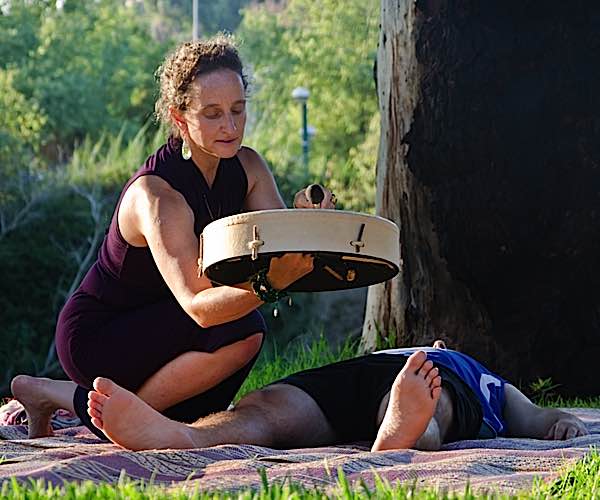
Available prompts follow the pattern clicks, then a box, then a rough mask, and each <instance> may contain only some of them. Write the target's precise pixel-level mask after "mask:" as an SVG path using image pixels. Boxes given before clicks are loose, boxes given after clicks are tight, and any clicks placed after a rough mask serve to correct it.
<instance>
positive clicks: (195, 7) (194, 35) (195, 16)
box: [192, 0, 200, 40]
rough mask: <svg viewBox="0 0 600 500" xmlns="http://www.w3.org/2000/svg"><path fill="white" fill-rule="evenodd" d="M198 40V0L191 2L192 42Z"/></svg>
mask: <svg viewBox="0 0 600 500" xmlns="http://www.w3.org/2000/svg"><path fill="white" fill-rule="evenodd" d="M198 39H200V19H199V16H198V0H193V2H192V40H198Z"/></svg>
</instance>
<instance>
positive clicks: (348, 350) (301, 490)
mask: <svg viewBox="0 0 600 500" xmlns="http://www.w3.org/2000/svg"><path fill="white" fill-rule="evenodd" d="M356 352H357V343H356V341H354V342H352V341H348V342H346V343H345V344H343V345H341V346H339V347H338V348H337V349H332V348H331V346H330V345H329V344H328V343H327V341H326V340H325V339H324V338H323V337H321V338H320V339H318V340H315V341H313V342H312V343H311V344H308V345H297V346H296V347H295V348H293V349H290V350H286V351H285V352H283V353H279V352H277V350H276V349H274V348H271V349H270V350H268V349H267V350H265V353H264V354H262V355H261V357H260V358H259V360H258V361H257V364H256V366H255V367H254V369H253V370H252V372H251V374H250V376H249V377H248V379H247V380H246V382H245V383H244V385H243V386H242V389H241V390H240V397H241V396H242V395H243V394H246V393H248V392H250V391H252V390H254V389H256V388H259V387H262V386H263V385H265V384H267V383H269V382H272V381H274V380H277V379H280V378H282V377H284V376H286V375H288V374H290V373H293V372H296V371H299V370H303V369H306V368H311V367H314V366H318V365H321V364H325V363H331V362H335V361H339V360H342V359H347V358H350V357H352V356H354V355H355V354H356ZM544 403H545V404H547V405H553V406H567V407H595V408H600V397H599V398H594V399H592V400H581V399H575V400H563V399H561V398H557V399H556V401H549V400H548V399H546V400H545V401H544ZM552 403H553V404H552ZM0 465H1V460H0ZM261 475H262V486H261V487H260V488H259V489H245V490H241V491H237V492H227V491H198V490H196V489H194V488H193V486H192V485H191V484H187V485H185V484H184V485H178V486H176V487H173V486H172V487H167V486H164V485H156V484H152V483H144V482H139V481H133V480H130V479H128V478H127V477H126V476H124V475H123V476H122V477H121V479H120V480H119V481H118V482H117V483H116V484H107V483H103V484H96V483H92V482H84V483H75V482H73V483H68V484H67V485H65V486H62V487H55V486H52V485H48V484H44V483H43V482H42V481H36V482H30V483H24V484H20V483H18V482H17V481H16V480H14V479H13V480H12V481H5V482H4V483H3V484H2V488H1V491H0V498H2V499H11V500H12V499H15V500H16V499H18V500H25V499H35V500H51V499H55V498H56V499H58V498H61V499H89V500H93V499H117V498H127V499H131V500H142V499H163V498H164V499H167V498H168V499H180V498H181V499H183V498H192V499H199V500H204V499H221V498H223V499H248V500H250V499H252V500H255V499H256V500H267V499H268V500H280V499H281V500H283V499H325V498H327V499H329V498H336V499H337V498H340V499H368V500H371V499H373V498H377V499H379V498H383V499H390V500H392V499H415V500H433V499H437V498H441V499H448V500H449V499H457V500H458V499H461V500H463V499H465V500H470V499H483V498H494V499H518V500H521V499H546V498H570V499H587V498H589V499H595V498H600V453H599V452H598V450H592V451H591V452H590V453H589V454H588V455H587V456H586V457H585V458H584V459H583V460H580V461H578V462H577V463H576V464H575V465H574V466H571V467H569V468H568V469H566V470H565V471H564V473H563V474H562V475H561V477H560V478H559V479H558V480H556V481H554V482H550V483H546V482H542V481H537V482H535V483H534V484H533V485H532V487H531V488H530V489H529V490H526V491H522V492H519V493H517V494H512V495H509V494H504V493H494V492H492V493H489V494H478V493H475V492H473V491H472V490H471V489H470V488H469V487H467V488H466V489H465V490H464V491H461V492H455V493H447V492H443V491H439V490H436V489H433V488H417V487H416V486H415V485H414V484H412V485H410V484H408V485H407V484H390V483H389V482H387V481H386V480H385V479H382V478H379V477H376V479H375V484H374V485H373V486H369V485H367V484H366V483H364V482H354V483H352V484H351V483H350V482H349V481H348V479H347V478H346V477H345V475H344V474H343V472H342V471H341V470H340V471H338V475H337V478H338V479H337V483H336V484H335V485H334V486H331V487H329V488H327V489H322V488H319V487H306V486H303V485H301V484H297V483H291V482H284V483H283V484H282V483H270V482H269V479H268V477H267V474H266V472H264V471H263V472H261Z"/></svg>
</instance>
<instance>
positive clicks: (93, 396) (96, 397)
mask: <svg viewBox="0 0 600 500" xmlns="http://www.w3.org/2000/svg"><path fill="white" fill-rule="evenodd" d="M107 400H108V397H107V396H105V395H104V394H100V393H99V392H97V391H90V392H88V401H94V402H95V403H98V404H101V405H103V404H104V403H106V401H107Z"/></svg>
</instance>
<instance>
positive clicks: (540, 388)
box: [529, 377, 560, 405]
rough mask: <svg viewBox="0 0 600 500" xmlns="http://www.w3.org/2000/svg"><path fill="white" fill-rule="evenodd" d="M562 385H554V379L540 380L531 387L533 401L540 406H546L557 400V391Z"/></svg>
mask: <svg viewBox="0 0 600 500" xmlns="http://www.w3.org/2000/svg"><path fill="white" fill-rule="evenodd" d="M559 387H560V384H554V383H553V382H552V378H551V377H548V378H538V379H537V380H535V381H533V382H532V383H531V384H530V385H529V389H530V393H531V396H530V397H531V399H532V400H533V401H534V402H535V403H536V404H538V405H546V404H547V403H548V401H551V400H554V399H556V389H558V388H559Z"/></svg>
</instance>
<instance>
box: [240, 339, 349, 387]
mask: <svg viewBox="0 0 600 500" xmlns="http://www.w3.org/2000/svg"><path fill="white" fill-rule="evenodd" d="M357 354H358V346H357V342H356V341H354V340H352V339H350V340H347V341H346V342H344V343H343V344H342V345H340V346H337V347H334V346H332V345H331V344H330V343H329V342H328V340H327V339H326V338H325V337H324V336H323V335H321V336H320V337H319V338H317V339H313V340H312V341H311V342H310V343H309V344H307V345H305V344H300V343H297V344H295V345H292V346H288V347H287V348H286V349H285V350H281V351H280V349H279V348H278V347H277V344H276V343H272V344H271V347H270V349H265V350H263V351H262V353H261V355H260V357H259V359H258V361H257V363H256V366H255V367H254V368H253V370H252V371H251V372H250V375H249V376H248V378H247V379H246V381H245V382H244V385H242V387H241V389H240V391H239V393H238V396H237V398H238V399H239V398H241V397H242V396H244V395H245V394H247V393H249V392H251V391H254V390H256V389H260V388H261V387H264V386H265V385H267V384H270V383H271V382H274V381H275V380H279V379H281V378H283V377H285V376H287V375H290V374H292V373H295V372H299V371H301V370H307V369H309V368H316V367H318V366H323V365H326V364H329V363H335V362H336V361H341V360H344V359H349V358H352V357H354V356H356V355H357Z"/></svg>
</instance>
